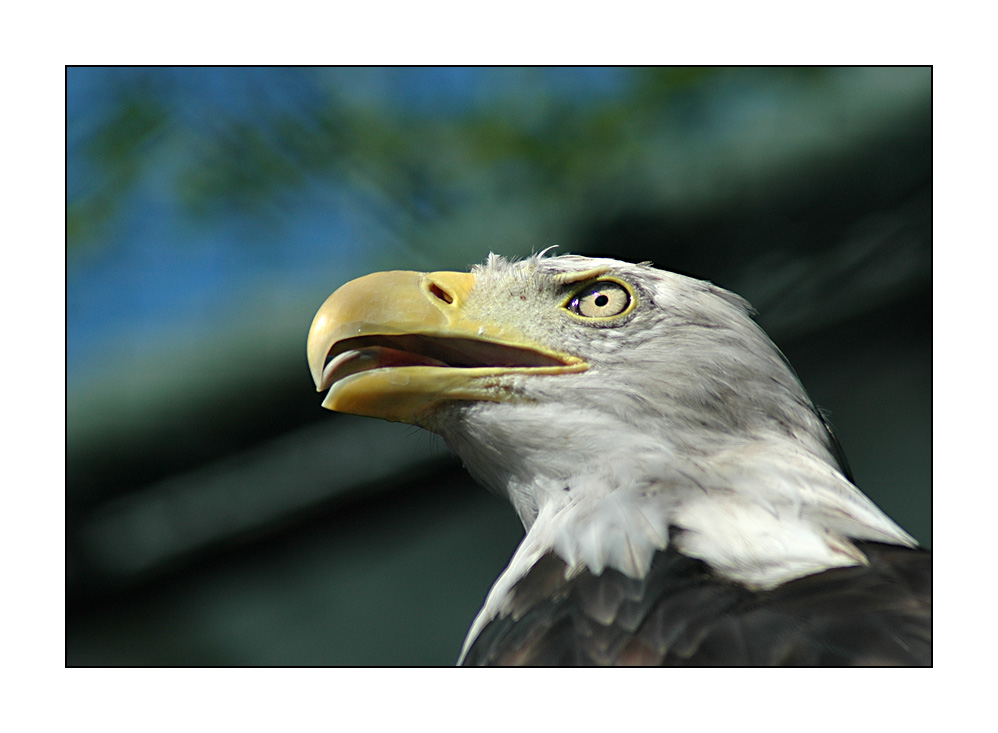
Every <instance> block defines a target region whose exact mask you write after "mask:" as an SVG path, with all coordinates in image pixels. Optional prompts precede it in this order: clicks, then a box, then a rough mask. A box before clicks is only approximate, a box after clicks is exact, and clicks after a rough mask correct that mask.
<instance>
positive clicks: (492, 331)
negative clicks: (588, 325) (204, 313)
mask: <svg viewBox="0 0 998 733" xmlns="http://www.w3.org/2000/svg"><path fill="white" fill-rule="evenodd" d="M474 286H475V276H474V275H472V274H470V273H460V272H431V273H419V272H408V271H403V270H396V271H392V272H378V273H374V274H373V275H367V276H365V277H362V278H359V279H357V280H353V281H351V282H348V283H347V284H346V285H344V286H343V287H341V288H340V289H339V290H337V291H336V292H335V293H333V294H332V295H330V296H329V298H328V299H327V300H326V302H325V303H323V304H322V307H321V308H319V312H318V313H316V314H315V318H314V319H313V321H312V327H311V328H310V329H309V332H308V364H309V368H310V369H311V371H312V379H313V380H314V381H315V386H316V389H317V390H318V391H320V392H321V391H323V390H326V389H328V390H329V393H328V394H327V395H326V398H325V399H324V400H323V402H322V406H323V407H326V408H328V409H330V410H336V411H338V412H349V413H352V414H355V415H366V416H369V417H380V418H384V419H385V420H395V421H398V422H408V423H415V424H419V423H420V422H421V420H422V418H423V417H424V415H425V414H426V413H427V412H428V411H429V410H430V409H432V408H433V407H435V406H437V405H439V404H441V403H443V402H447V401H453V400H488V401H492V402H499V401H502V400H506V399H510V398H511V394H510V391H509V389H508V385H507V386H504V385H503V382H502V380H501V379H500V378H501V377H503V376H504V375H509V374H518V373H530V374H562V373H567V372H579V371H584V370H585V369H586V368H587V365H586V364H585V362H583V361H582V360H581V359H579V358H577V357H574V356H569V355H566V354H560V353H557V352H554V351H552V350H550V349H549V348H547V347H544V346H541V345H538V344H535V343H530V342H529V340H528V339H526V338H525V337H524V336H523V335H522V333H520V332H519V331H518V330H517V329H516V328H515V327H514V326H511V325H509V324H504V323H500V322H497V320H496V319H492V318H487V317H483V316H481V315H478V316H473V315H471V314H469V312H468V309H467V307H466V306H467V304H468V300H469V294H470V293H471V291H472V289H473V288H474Z"/></svg>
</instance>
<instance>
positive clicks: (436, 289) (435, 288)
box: [430, 283, 454, 305]
mask: <svg viewBox="0 0 998 733" xmlns="http://www.w3.org/2000/svg"><path fill="white" fill-rule="evenodd" d="M430 293H432V294H433V297H435V298H437V299H438V300H442V301H443V302H444V303H446V304H447V305H450V304H451V303H453V302H454V297H453V296H452V295H451V294H450V293H448V292H447V291H446V290H444V289H443V288H442V287H440V286H439V285H437V284H436V283H430Z"/></svg>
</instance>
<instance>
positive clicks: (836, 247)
mask: <svg viewBox="0 0 998 733" xmlns="http://www.w3.org/2000/svg"><path fill="white" fill-rule="evenodd" d="M66 81H67V90H66V92H67V96H66V100H67V255H66V267H67V294H66V295H67V334H66V360H67V385H66V387H67V428H66V430H67V471H66V532H67V536H66V543H67V556H66V645H67V650H66V653H67V664H68V665H70V666H78V665H396V664H402V665H448V664H453V663H454V661H455V660H456V658H457V655H458V653H459V650H460V647H461V642H462V640H463V637H464V634H465V632H466V630H467V628H468V626H469V625H470V623H471V621H472V619H473V618H474V615H475V613H476V612H477V610H478V608H479V607H480V605H481V603H482V601H483V600H484V597H485V595H486V593H487V592H488V589H489V587H490V586H491V584H492V581H493V580H494V579H495V578H496V576H497V575H498V574H499V573H500V572H501V571H502V569H503V568H504V567H505V565H506V562H507V561H508V559H509V557H510V555H511V554H512V552H513V550H514V548H515V547H516V545H517V543H518V542H519V539H520V537H521V536H522V527H521V526H520V524H519V521H518V520H517V519H516V517H515V515H514V514H513V511H512V509H511V508H509V507H508V506H507V505H506V504H505V503H504V502H502V501H500V500H499V499H497V498H495V497H493V496H492V495H491V494H489V493H488V492H487V491H486V490H485V489H482V488H480V487H478V486H476V485H475V484H474V483H473V482H472V481H471V480H470V478H468V477H467V475H466V474H465V473H464V472H463V471H462V469H461V468H460V464H459V462H458V461H457V460H456V459H455V458H453V457H452V456H450V455H449V453H448V451H447V449H446V447H445V446H444V445H443V443H442V441H440V440H439V439H438V438H436V437H435V436H432V435H430V434H428V433H425V432H421V431H419V430H417V429H415V428H411V427H407V426H403V425H397V424H390V423H384V422H380V421H377V420H370V419H363V418H354V417H351V416H345V415H338V414H333V413H330V412H328V411H326V410H323V409H322V408H321V407H320V402H321V399H322V397H321V395H319V394H318V393H316V392H315V390H314V386H313V384H312V382H311V378H310V376H309V372H308V367H307V365H306V361H305V336H306V333H307V331H308V327H309V324H310V323H311V319H312V316H313V314H314V313H315V311H316V309H317V308H318V306H319V305H320V304H321V303H322V301H323V300H324V299H325V298H326V296H327V295H328V294H329V293H331V292H332V291H333V290H334V289H335V288H337V287H338V286H339V285H341V284H343V283H344V282H346V281H347V280H350V279H352V278H354V277H357V276H359V275H362V274H366V273H368V272H372V271H375V270H381V269H415V270H442V269H458V270H464V269H466V268H467V267H468V265H470V264H472V263H476V262H481V261H482V260H483V259H484V258H485V257H486V255H487V254H488V253H489V252H490V251H494V252H498V253H501V254H505V255H527V254H530V253H531V252H536V251H539V250H541V249H543V248H545V247H548V246H550V245H558V246H559V249H558V250H557V252H558V253H569V252H571V253H580V254H591V255H598V256H611V257H617V258H620V259H625V260H631V261H643V260H651V261H652V262H654V263H655V265H656V266H658V267H661V268H663V269H669V270H674V271H677V272H681V273H683V274H687V275H692V276H695V277H700V278H704V279H708V280H711V281H713V282H715V283H717V284H718V285H721V286H723V287H725V288H728V289H731V290H734V291H736V292H738V293H740V294H741V295H743V296H745V297H746V298H748V299H749V300H750V301H751V302H752V303H753V305H754V306H755V307H756V309H757V310H758V311H759V316H758V320H759V322H760V323H761V324H762V325H763V327H765V328H766V329H767V330H768V331H769V333H770V335H771V336H772V337H773V339H774V340H775V341H776V343H777V344H778V345H779V346H780V348H781V349H782V350H783V351H784V353H785V354H786V355H787V357H788V358H789V359H790V361H791V363H792V364H793V365H794V367H795V368H796V370H797V372H798V374H799V376H800V377H801V380H802V381H803V383H804V385H805V387H806V388H807V389H808V390H809V391H810V393H811V395H812V397H813V398H814V399H815V401H816V402H817V403H818V404H819V405H820V406H821V407H822V408H823V409H825V410H826V411H827V412H828V413H829V416H830V421H831V423H832V425H833V426H834V428H835V429H836V431H837V433H838V436H839V438H840V440H841V442H842V444H843V447H844V449H845V452H846V455H847V456H848V458H849V461H850V463H851V464H852V469H853V472H854V474H855V478H856V481H857V483H858V484H859V486H860V487H861V488H862V489H863V490H864V491H865V492H866V493H867V494H869V495H870V496H871V497H872V498H873V499H874V500H875V501H876V502H877V503H878V504H880V505H881V506H882V507H883V508H884V509H885V510H886V511H887V512H888V513H889V514H890V515H891V516H892V517H893V518H894V519H895V520H897V521H898V522H899V523H900V524H901V525H902V526H904V527H905V528H906V529H907V530H908V531H909V532H911V533H912V534H913V535H915V537H916V538H918V539H919V541H920V542H922V544H923V545H925V546H931V514H930V508H931V507H930V502H931V495H930V490H931V486H930V451H931V410H930V384H931V330H930V328H931V326H930V323H931V318H930V316H931V254H932V251H931V225H932V117H931V114H932V108H931V101H932V97H931V93H932V88H931V71H930V69H928V68H882V67H878V68H768V67H767V68H715V67H711V68H661V69H656V68H637V69H634V68H540V69H536V68H513V69H504V68H425V69H423V68H387V69H380V68H360V69H351V68H334V69H324V68H304V69H299V68H262V69H256V68H205V69H202V68H139V69H128V68H82V67H75V68H69V69H68V71H67V78H66Z"/></svg>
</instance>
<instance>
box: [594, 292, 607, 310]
mask: <svg viewBox="0 0 998 733" xmlns="http://www.w3.org/2000/svg"><path fill="white" fill-rule="evenodd" d="M609 302H610V299H609V298H608V297H606V296H605V295H603V294H602V293H601V294H599V295H597V296H596V305H598V306H599V307H600V308H602V307H603V306H604V305H606V304H607V303H609Z"/></svg>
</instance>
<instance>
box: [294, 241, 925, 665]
mask: <svg viewBox="0 0 998 733" xmlns="http://www.w3.org/2000/svg"><path fill="white" fill-rule="evenodd" d="M307 348H308V361H309V365H310V368H311V372H312V376H313V378H314V380H315V385H316V388H317V389H318V390H319V391H326V390H328V394H327V395H326V397H325V399H324V401H323V403H322V404H323V406H324V407H326V408H328V409H330V410H337V411H341V412H347V413H353V414H357V415H367V416H373V417H380V418H384V419H387V420H396V421H401V422H406V423H411V424H414V425H419V426H421V427H423V428H426V429H427V430H431V431H433V432H434V433H437V434H439V435H441V436H443V438H444V440H445V441H446V442H447V444H448V445H449V446H450V447H451V448H452V449H453V450H454V451H455V452H456V453H457V454H458V455H459V456H460V457H461V459H462V460H463V462H464V464H465V466H466V467H467V469H468V470H469V472H470V473H471V474H472V475H473V476H474V477H475V478H476V479H477V480H478V481H479V482H480V483H482V484H484V485H485V486H487V487H488V488H490V489H491V490H492V491H494V492H496V493H498V494H500V495H502V496H504V497H506V498H508V500H509V501H510V502H511V503H512V505H513V507H514V509H515V510H516V512H517V514H518V515H519V517H520V519H521V520H522V522H523V526H524V528H525V530H526V534H525V536H524V538H523V541H522V542H521V544H520V545H519V547H518V548H517V549H516V551H515V553H514V554H513V557H512V558H511V560H510V563H509V565H508V567H507V568H506V569H505V571H504V572H503V573H502V574H501V575H500V577H499V578H498V579H497V580H496V582H495V584H494V585H493V587H492V589H491V591H490V592H489V594H488V597H487V598H486V600H485V604H484V606H483V607H482V609H481V611H480V612H479V614H478V616H477V617H476V618H475V620H474V622H473V624H472V626H471V629H470V630H469V632H468V635H467V639H466V641H465V643H464V647H463V649H462V650H461V653H460V657H459V659H458V662H459V663H461V664H475V665H482V664H488V665H836V666H838V665H928V664H931V556H930V554H929V553H928V552H926V551H924V550H921V549H919V548H918V547H917V544H916V542H915V541H914V540H913V539H912V537H911V536H909V535H908V534H907V533H906V532H905V531H904V530H903V529H901V528H900V527H899V526H898V525H897V524H895V523H894V522H893V521H892V520H891V519H889V518H888V517H887V516H886V515H885V514H884V513H883V512H882V511H881V510H880V509H879V508H878V507H877V506H876V505H874V504H873V502H872V501H870V500H869V499H868V498H867V497H866V496H865V495H864V494H863V493H862V492H861V491H860V490H859V489H858V488H857V487H856V486H855V485H854V484H853V482H852V481H851V479H850V477H849V472H848V469H847V468H846V466H845V462H844V459H843V457H842V454H841V451H840V449H839V447H838V443H837V442H836V440H835V438H834V437H833V435H832V433H831V431H830V429H829V427H828V425H827V423H826V421H825V420H824V418H823V416H822V414H821V413H820V412H819V411H818V410H817V409H816V408H815V406H814V404H813V403H812V402H811V400H810V398H809V397H808V396H807V394H806V393H805V391H804V389H803V387H802V386H801V384H800V382H799V380H798V379H797V376H796V375H795V373H794V371H793V369H792V368H791V367H790V365H789V364H788V363H787V361H786V359H785V358H784V356H783V354H782V353H781V352H780V351H779V349H777V347H776V346H775V345H774V344H773V343H772V341H770V339H769V338H768V337H767V336H766V334H765V333H764V332H763V331H762V329H761V328H759V327H758V326H757V325H756V323H755V322H754V321H753V320H752V318H751V309H750V307H749V305H748V304H747V303H746V302H745V301H744V300H743V299H742V298H740V297H739V296H737V295H735V294H733V293H731V292H728V291H726V290H723V289H721V288H719V287H716V286H714V285H712V284H710V283H708V282H704V281H700V280H695V279H692V278H689V277H684V276H682V275H678V274H674V273H670V272H665V271H661V270H658V269H655V268H653V267H651V266H650V265H648V264H640V265H632V264H628V263H624V262H619V261H616V260H612V259H593V258H586V257H579V256H572V255H565V256H560V257H543V256H540V255H538V256H534V257H531V258H529V259H526V260H522V261H510V260H507V259H504V258H502V257H498V256H496V255H490V256H489V258H488V261H487V262H486V263H485V264H484V265H480V266H475V267H473V268H472V269H471V271H470V272H469V273H457V272H431V273H416V272H405V271H393V272H382V273H376V274H373V275H368V276H366V277H362V278H360V279H357V280H354V281H352V282H349V283H347V284H346V285H343V286H342V287H341V288H339V289H338V290H337V291H336V292H334V293H333V294H332V295H331V296H330V297H329V298H328V299H327V300H326V302H325V303H324V304H323V305H322V307H321V308H320V309H319V311H318V313H317V314H316V316H315V319H314V320H313V322H312V326H311V329H310V331H309V334H308V347H307Z"/></svg>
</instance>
